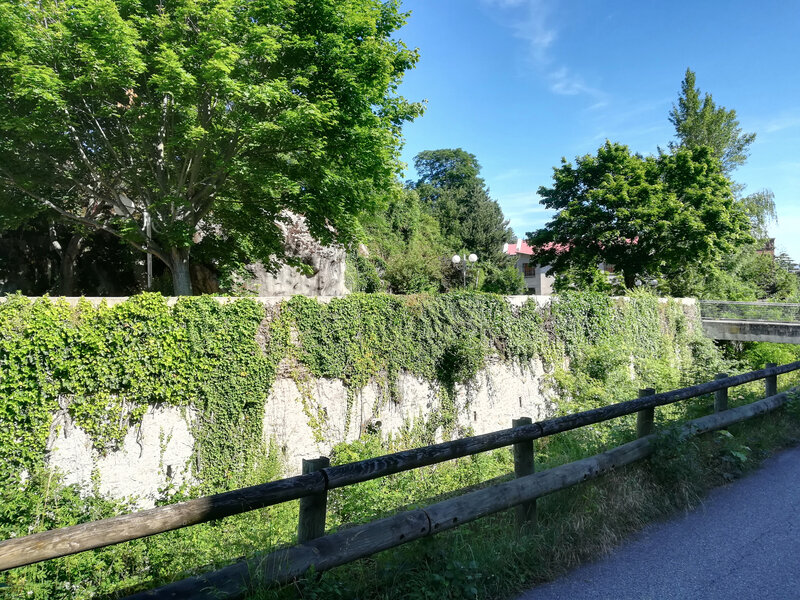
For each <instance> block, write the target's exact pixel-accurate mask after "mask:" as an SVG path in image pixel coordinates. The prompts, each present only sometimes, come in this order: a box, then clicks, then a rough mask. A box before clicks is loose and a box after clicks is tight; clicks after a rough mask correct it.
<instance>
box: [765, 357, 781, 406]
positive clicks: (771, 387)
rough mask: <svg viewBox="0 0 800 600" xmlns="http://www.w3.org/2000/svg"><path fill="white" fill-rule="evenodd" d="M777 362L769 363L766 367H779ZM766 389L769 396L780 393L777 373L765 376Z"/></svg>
mask: <svg viewBox="0 0 800 600" xmlns="http://www.w3.org/2000/svg"><path fill="white" fill-rule="evenodd" d="M777 366H778V364H777V363H767V365H766V368H767V369H771V368H772V367H777ZM764 391H765V393H766V394H767V396H766V397H767V398H769V397H770V396H774V395H775V394H777V393H778V376H777V375H767V376H766V377H765V378H764Z"/></svg>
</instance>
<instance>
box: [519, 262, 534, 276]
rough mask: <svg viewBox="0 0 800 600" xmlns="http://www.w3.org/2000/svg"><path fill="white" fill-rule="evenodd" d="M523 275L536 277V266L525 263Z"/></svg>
mask: <svg viewBox="0 0 800 600" xmlns="http://www.w3.org/2000/svg"><path fill="white" fill-rule="evenodd" d="M522 274H523V275H525V277H533V276H534V275H536V265H534V264H532V263H525V264H524V265H522Z"/></svg>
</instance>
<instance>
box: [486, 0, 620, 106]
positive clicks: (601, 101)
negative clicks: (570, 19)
mask: <svg viewBox="0 0 800 600" xmlns="http://www.w3.org/2000/svg"><path fill="white" fill-rule="evenodd" d="M483 4H484V5H486V6H488V7H490V8H493V9H496V13H503V14H502V16H504V17H507V19H506V26H507V27H509V28H510V29H511V30H512V31H513V32H514V35H515V36H516V37H517V38H519V39H522V40H524V41H525V42H526V43H527V47H528V52H529V55H528V57H527V59H528V60H529V61H531V62H532V64H533V66H534V68H535V69H536V70H537V71H539V72H540V73H542V75H543V77H544V80H545V81H546V82H547V86H548V88H549V89H550V91H551V92H553V93H554V94H558V95H561V96H578V95H587V96H590V97H592V98H594V99H595V103H594V105H593V107H595V108H597V107H601V106H605V105H606V103H607V101H606V95H605V94H604V93H603V92H602V91H600V90H598V89H596V88H594V87H592V86H590V85H588V84H587V83H586V82H585V81H584V79H583V78H582V77H581V76H580V75H579V74H577V73H575V72H574V71H573V70H572V69H570V68H569V67H568V66H566V65H563V64H559V63H558V61H557V60H556V59H555V58H554V57H553V52H552V47H553V45H554V42H555V41H556V40H557V39H558V28H557V27H556V26H555V25H553V24H552V15H551V13H552V10H551V2H550V0H483Z"/></svg>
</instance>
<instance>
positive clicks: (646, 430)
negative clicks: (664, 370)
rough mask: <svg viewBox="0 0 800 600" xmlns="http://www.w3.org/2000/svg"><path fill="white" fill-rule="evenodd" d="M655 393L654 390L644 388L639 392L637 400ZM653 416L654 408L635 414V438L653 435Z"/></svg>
mask: <svg viewBox="0 0 800 600" xmlns="http://www.w3.org/2000/svg"><path fill="white" fill-rule="evenodd" d="M655 393H656V390H655V389H654V388H644V389H643V390H639V398H644V397H646V396H652V395H653V394H655ZM655 414H656V409H655V407H651V408H645V409H642V410H640V411H639V412H637V413H636V437H644V436H646V435H650V434H651V433H653V420H654V419H655Z"/></svg>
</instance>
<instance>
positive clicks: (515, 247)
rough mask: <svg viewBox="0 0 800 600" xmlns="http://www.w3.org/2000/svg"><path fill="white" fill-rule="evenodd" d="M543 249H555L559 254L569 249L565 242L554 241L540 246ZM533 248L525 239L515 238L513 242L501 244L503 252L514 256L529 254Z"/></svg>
mask: <svg viewBox="0 0 800 600" xmlns="http://www.w3.org/2000/svg"><path fill="white" fill-rule="evenodd" d="M542 249H543V250H552V249H555V251H556V252H558V253H559V254H560V253H561V252H566V251H567V250H569V246H567V245H565V244H556V243H555V242H548V243H547V244H545V245H544V246H542ZM533 250H534V249H533V248H532V247H530V246H529V245H528V242H526V241H525V240H517V242H516V243H515V244H503V252H505V253H506V254H508V255H509V256H516V255H517V254H527V255H528V256H530V255H531V254H533Z"/></svg>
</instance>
